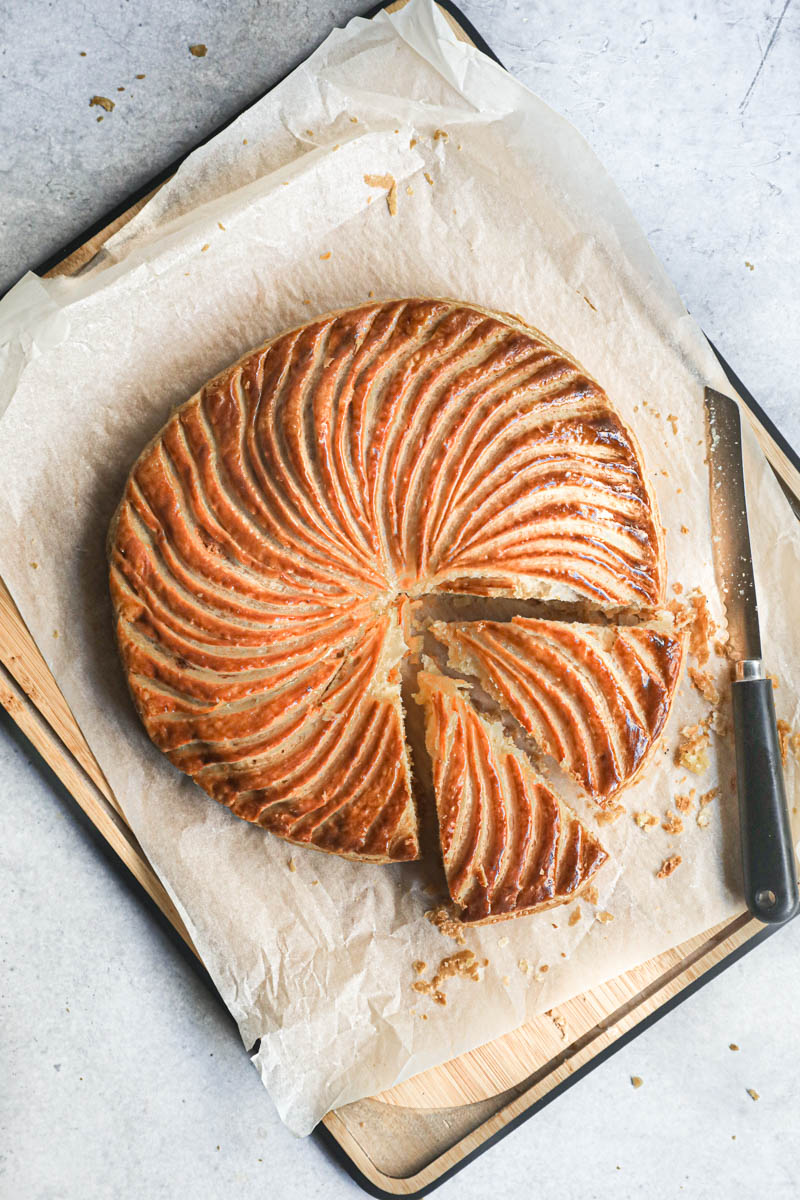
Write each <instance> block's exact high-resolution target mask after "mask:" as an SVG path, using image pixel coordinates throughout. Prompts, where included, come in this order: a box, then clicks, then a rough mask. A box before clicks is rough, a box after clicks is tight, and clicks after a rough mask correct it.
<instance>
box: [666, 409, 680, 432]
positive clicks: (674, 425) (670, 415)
mask: <svg viewBox="0 0 800 1200" xmlns="http://www.w3.org/2000/svg"><path fill="white" fill-rule="evenodd" d="M667 420H668V421H669V423H670V425H671V426H672V432H673V433H674V434H675V437H677V436H678V418H677V417H676V416H675V413H667Z"/></svg>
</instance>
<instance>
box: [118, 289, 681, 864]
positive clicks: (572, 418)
mask: <svg viewBox="0 0 800 1200" xmlns="http://www.w3.org/2000/svg"><path fill="white" fill-rule="evenodd" d="M109 553H110V564H111V565H110V578H111V593H112V600H113V605H114V610H115V622H116V633H117V639H118V643H119V646H120V651H121V654H122V658H123V661H124V665H125V668H126V672H127V677H128V681H129V684H130V689H131V692H132V694H133V697H134V701H135V703H136V706H137V708H138V711H139V713H140V715H141V718H142V720H143V722H144V725H145V727H146V729H147V732H148V733H149V735H150V737H151V738H152V740H153V741H154V742H155V744H156V745H157V746H159V747H160V748H161V749H162V750H163V751H164V752H165V753H166V754H167V755H168V756H169V757H170V758H171V760H172V761H173V762H174V763H175V765H176V766H178V767H179V768H180V769H181V770H183V771H185V772H187V773H188V774H190V775H191V776H192V777H193V778H194V779H196V781H197V782H198V783H199V784H200V786H201V787H203V788H204V789H205V790H206V791H207V792H208V793H209V795H211V796H213V797H214V798H215V799H217V800H219V801H220V802H222V803H223V804H226V805H227V806H228V807H230V808H231V809H232V811H233V812H235V813H236V814H237V815H239V816H241V817H243V818H245V819H246V820H250V821H255V822H257V823H258V824H260V825H261V826H263V827H264V828H266V829H269V830H271V831H272V832H274V833H276V834H279V835H280V836H282V837H285V838H287V839H288V840H290V841H295V842H299V843H302V844H308V845H313V846H316V847H318V848H321V849H326V850H330V851H333V852H336V853H340V854H345V855H349V856H352V857H355V858H364V859H369V860H371V861H392V860H402V859H408V858H413V857H416V855H417V853H418V844H417V822H416V815H415V811H414V805H413V802H412V798H411V786H410V781H409V769H408V761H407V755H406V750H405V743H404V735H403V714H402V706H401V702H400V682H399V673H398V663H399V660H400V658H401V656H402V654H403V652H404V645H403V639H402V635H401V633H400V627H399V622H398V616H397V607H398V603H399V598H401V597H402V596H404V595H411V596H418V595H422V594H424V593H426V592H435V591H440V592H448V591H450V592H456V591H461V592H472V593H474V594H477V595H499V596H519V597H522V596H525V597H528V596H536V597H544V598H547V597H556V598H559V599H576V598H580V599H584V600H587V601H590V602H592V603H594V604H597V605H601V606H604V607H608V608H613V607H617V606H627V607H630V608H638V609H642V608H648V607H650V606H652V605H654V604H657V603H658V601H659V600H660V598H661V595H662V591H663V569H662V552H661V533H660V526H659V523H658V520H657V517H656V514H655V509H654V506H653V503H652V499H651V496H650V492H649V490H648V487H647V484H646V482H645V477H644V472H643V470H642V467H641V463H640V460H639V455H638V451H637V448H636V445H635V442H634V439H633V437H632V435H631V433H630V432H629V430H628V429H627V428H626V427H625V425H624V424H623V423H622V421H621V420H620V418H619V417H618V416H617V415H616V413H615V412H614V411H613V409H612V408H611V406H610V405H609V403H608V401H607V400H606V397H605V396H604V394H603V392H602V390H601V389H600V388H599V387H598V385H597V384H596V383H594V382H593V381H592V380H590V379H589V378H588V377H587V376H586V375H585V374H584V373H583V372H582V371H581V369H580V367H578V365H577V364H576V363H574V362H573V361H572V360H571V359H570V358H569V357H568V356H567V355H566V354H564V352H563V351H561V350H559V349H558V348H557V347H556V346H554V345H553V344H552V343H550V342H549V341H548V340H547V339H546V338H545V337H544V336H543V335H541V334H539V333H537V332H536V331H535V330H531V329H529V328H527V327H525V326H523V325H522V324H521V323H520V322H518V321H516V320H514V319H512V318H508V319H506V318H503V317H500V316H498V315H496V314H492V313H489V312H486V311H483V310H481V309H478V308H475V307H471V306H468V305H464V304H458V303H454V302H448V301H441V300H397V301H389V302H382V303H375V304H368V305H364V306H362V307H359V308H355V309H350V310H347V311H343V312H339V313H334V314H331V315H329V316H325V317H322V318H319V319H318V320H315V321H312V322H311V323H309V324H308V325H305V326H303V327H302V328H299V329H295V330H292V331H290V332H288V333H285V334H283V335H281V336H280V337H277V338H275V339H274V340H272V341H271V342H269V343H267V344H266V345H265V346H263V347H261V348H260V349H258V350H255V351H253V352H252V353H250V354H248V355H247V356H246V357H245V358H244V359H242V360H241V361H240V362H238V363H237V364H236V365H235V366H233V367H231V368H230V369H229V370H227V371H225V372H223V373H222V374H221V375H219V376H218V377H217V378H216V379H214V380H212V381H211V383H209V384H208V385H207V386H206V387H204V388H203V389H202V391H201V392H200V393H198V394H197V395H196V396H194V397H193V398H192V399H191V400H190V401H188V402H187V403H186V404H185V405H184V406H183V407H182V408H180V409H179V410H178V411H177V412H176V413H175V414H174V415H173V416H172V418H171V419H170V421H169V422H168V423H167V425H166V426H165V427H164V429H163V430H162V431H161V433H160V434H159V435H158V436H157V437H156V438H155V439H154V440H153V441H152V442H151V443H150V444H149V445H148V446H147V447H146V448H145V450H144V451H143V453H142V455H141V456H140V458H139V460H138V461H137V463H136V464H135V466H134V468H133V471H132V473H131V475H130V478H129V480H128V484H127V487H126V490H125V494H124V496H123V499H122V502H121V504H120V507H119V509H118V511H117V513H116V515H115V518H114V521H113V522H112V527H111V531H110V541H109Z"/></svg>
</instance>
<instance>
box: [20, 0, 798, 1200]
mask: <svg viewBox="0 0 800 1200" xmlns="http://www.w3.org/2000/svg"><path fill="white" fill-rule="evenodd" d="M390 3H391V0H384V3H381V4H377V5H375V6H372V7H370V8H368V9H366V10H365V12H364V13H363V16H365V17H374V16H376V15H377V14H378V13H379V12H381V11H382V10H383V9H384V8H388V7H389V5H390ZM437 3H438V5H439V7H440V8H442V9H444V10H446V11H447V12H448V13H449V14H450V15H451V16H452V17H453V18H454V19H455V20H456V21H457V22H458V24H459V25H460V27H461V28H462V29H463V31H464V32H465V33H466V34H467V35H468V36H469V38H470V39H471V40H472V42H473V43H474V44H475V45H476V46H477V48H478V49H479V50H481V51H482V52H483V53H484V54H486V55H487V56H488V57H489V58H491V59H492V60H493V61H494V62H496V63H497V64H498V65H499V66H503V63H502V62H501V60H500V58H499V57H498V55H497V54H495V52H494V50H493V49H492V48H491V46H490V45H489V44H488V42H487V41H486V39H485V38H484V37H483V36H482V35H481V33H480V32H479V31H478V30H477V29H476V28H475V26H474V25H473V24H472V22H471V21H470V20H469V19H468V18H467V17H466V16H465V15H464V13H463V12H462V11H461V10H460V9H459V8H458V6H457V5H456V4H454V3H452V0H437ZM292 69H294V68H292ZM289 73H290V72H289V71H287V72H286V75H288V74H289ZM286 75H284V76H283V77H282V79H284V78H286ZM282 79H281V80H278V81H276V82H275V83H273V84H271V85H270V86H269V87H268V88H266V89H265V90H264V91H263V92H261V93H259V94H258V95H257V96H254V97H253V98H252V99H251V100H250V101H249V102H248V103H247V104H246V105H243V106H242V108H240V109H239V110H238V111H237V112H236V113H234V114H233V115H232V116H231V117H229V118H228V119H227V120H226V121H224V122H222V124H220V125H218V126H216V127H215V128H214V129H212V130H211V131H210V132H209V133H208V134H206V136H205V137H204V138H202V139H201V140H200V141H198V142H197V144H196V145H195V146H194V147H193V148H192V150H189V151H187V152H186V153H185V154H182V155H181V156H180V157H179V158H176V159H175V160H174V161H173V162H171V163H170V164H169V165H168V166H167V167H165V168H164V169H163V170H162V171H160V172H159V173H158V174H157V175H156V176H154V177H153V178H151V179H149V180H148V181H147V183H145V184H143V185H142V186H141V187H139V188H138V189H137V190H136V191H135V192H133V193H132V194H130V195H128V196H126V197H125V199H124V200H122V201H120V203H119V204H117V205H116V206H115V207H114V208H113V209H112V210H111V211H110V212H107V213H106V214H105V215H104V216H103V217H102V218H101V219H100V220H98V221H96V222H94V223H93V224H92V225H90V226H89V228H88V229H85V230H84V231H83V233H82V234H80V236H79V237H76V238H74V239H72V241H70V242H69V243H68V244H67V245H66V246H64V247H62V249H61V250H59V251H58V253H56V254H53V255H51V256H50V257H49V258H47V259H46V260H45V261H43V262H41V263H39V265H38V266H37V267H36V268H34V269H35V271H36V273H37V274H39V275H44V274H45V273H46V272H48V271H50V270H52V269H53V268H54V267H57V266H58V265H59V263H61V262H63V260H64V259H65V258H67V257H68V256H69V255H70V254H72V253H73V252H74V251H75V250H77V249H79V248H80V247H81V246H82V245H84V243H85V242H87V241H88V240H89V239H90V238H92V237H94V236H95V235H96V234H97V233H100V232H101V230H103V229H105V228H106V227H107V226H108V225H109V224H110V223H111V222H112V221H114V220H116V219H117V218H118V217H120V216H122V215H123V213H125V212H127V211H128V209H129V208H131V206H132V205H133V204H135V203H136V202H137V201H138V200H141V199H142V198H143V197H144V196H146V195H147V194H148V193H149V192H151V191H152V190H153V189H154V188H156V187H158V186H159V185H160V184H162V183H163V182H164V181H165V180H167V179H168V178H169V177H170V176H171V175H173V174H174V173H175V171H176V170H177V169H178V167H179V166H180V165H181V163H182V162H183V161H184V159H185V158H187V157H188V156H189V154H191V153H193V152H194V150H196V149H198V147H200V146H203V145H205V144H206V143H207V142H209V141H211V139H212V138H214V137H216V135H217V134H218V133H220V132H221V131H222V130H223V129H225V128H227V126H228V125H230V124H231V123H232V122H233V121H235V120H236V119H237V118H238V117H239V116H241V114H242V113H243V112H245V111H246V110H247V109H248V108H250V107H251V105H252V104H254V103H256V102H257V101H258V100H260V99H262V98H263V97H264V96H266V95H267V94H268V93H269V92H270V91H271V90H272V88H273V87H275V86H277V84H278V83H279V82H282ZM709 344H710V345H711V348H712V350H713V351H714V353H715V355H716V357H717V359H718V360H719V363H720V365H721V367H722V369H723V371H724V372H725V375H726V376H727V378H728V380H729V382H730V383H731V385H732V386H733V388H735V390H736V392H737V393H738V394H739V396H740V397H741V398H742V399H743V400H744V402H745V403H746V404H747V406H748V408H749V409H750V410H751V412H752V413H753V414H754V416H755V417H756V418H757V420H758V422H759V423H760V424H761V425H762V426H763V427H764V428H765V429H766V431H767V432H768V433H769V435H770V437H771V438H772V439H773V440H774V441H775V442H776V444H777V445H778V446H779V447H780V449H781V450H782V452H783V453H784V454H785V455H786V457H787V459H788V460H789V461H790V462H791V463H792V465H793V466H794V467H795V468H796V469H797V470H798V471H800V456H798V454H797V453H796V452H795V450H794V449H793V448H792V446H791V445H790V444H789V443H788V442H787V440H786V438H785V437H784V436H783V434H781V432H780V431H779V430H778V429H777V428H776V427H775V425H774V423H773V422H772V420H771V419H770V418H769V417H768V416H767V414H766V413H765V411H764V409H763V408H762V407H761V405H760V404H758V402H757V401H756V399H755V398H754V396H753V395H752V394H751V392H750V391H749V390H748V388H746V387H745V385H744V384H743V383H742V381H741V380H740V379H739V377H738V376H737V375H736V373H735V372H734V371H733V369H732V368H731V367H730V366H729V364H728V363H727V362H726V360H725V359H724V358H723V356H722V355H721V354H720V352H719V351H718V350H717V348H716V347H715V346H714V344H713V343H712V342H709ZM776 477H777V476H776ZM779 482H780V483H781V486H782V487H783V488H784V491H785V493H786V494H787V498H788V499H789V501H790V503H791V505H792V508H793V510H794V512H795V515H796V516H798V517H800V504H799V503H798V500H797V498H796V497H794V496H793V495H792V494H791V492H789V491H788V489H787V488H786V487H785V485H784V484H783V481H782V480H780V479H779ZM0 725H2V727H3V728H4V729H5V730H7V732H8V734H9V736H10V737H11V738H12V740H14V741H15V742H16V744H17V745H18V746H19V747H20V748H21V749H22V750H23V752H24V753H25V754H26V756H27V757H28V758H29V759H30V760H31V761H32V762H33V763H34V765H35V766H36V767H37V768H38V770H39V772H40V774H41V776H42V778H43V779H45V781H46V782H47V783H48V784H49V786H50V787H51V789H52V790H53V792H54V793H55V794H56V796H57V797H58V799H59V801H60V802H61V803H62V804H63V805H64V806H65V808H66V809H68V811H69V812H70V814H71V815H72V816H73V817H74V818H75V819H77V821H78V823H79V825H80V826H81V827H82V828H83V829H84V831H85V832H86V834H87V835H88V836H89V837H90V838H91V839H92V842H93V843H94V845H95V846H96V847H97V848H98V850H99V851H100V853H101V854H102V856H103V857H104V858H105V860H106V862H107V863H108V864H109V865H110V867H111V868H112V870H114V871H115V872H116V873H117V874H118V875H119V876H120V878H121V880H123V881H124V883H125V885H126V887H127V889H128V890H129V891H130V893H131V894H132V895H134V896H135V897H136V899H137V900H138V901H139V902H140V903H141V904H142V905H144V906H145V908H146V909H147V911H148V913H149V915H150V916H151V917H152V919H153V920H154V921H155V922H156V924H157V925H158V927H159V928H160V929H161V931H162V933H163V935H164V936H165V937H167V938H168V939H169V940H170V942H171V943H172V945H173V946H175V948H176V949H177V950H178V952H179V953H180V954H182V955H183V957H184V959H185V960H186V961H187V962H188V963H189V964H190V965H191V967H192V969H193V970H194V971H195V972H196V973H197V975H198V976H199V977H200V978H201V979H202V980H203V981H204V983H205V984H206V985H207V986H208V987H209V988H210V989H211V991H212V992H213V994H214V995H215V996H216V997H217V998H219V994H218V992H217V990H216V988H215V986H214V984H213V981H212V979H211V976H210V975H209V974H208V972H207V971H206V969H205V967H204V966H203V964H202V963H201V962H200V961H199V960H198V959H197V958H196V956H195V955H194V954H192V952H191V951H190V950H189V949H188V947H187V946H186V943H185V942H184V941H183V939H182V938H181V937H180V936H179V934H178V933H177V932H176V930H175V929H174V928H173V926H172V925H171V924H170V922H169V921H168V919H167V918H166V917H165V916H164V914H163V913H162V912H161V910H160V909H159V907H158V905H157V904H156V903H155V902H154V901H153V900H152V899H151V898H150V896H149V895H148V894H147V893H146V892H145V890H144V888H143V887H142V886H141V885H140V884H139V882H138V881H137V880H136V879H135V878H134V876H133V875H132V874H131V873H130V872H129V870H128V868H127V867H126V866H125V865H124V864H123V863H122V862H121V860H120V859H119V858H118V857H117V855H116V853H115V852H114V851H113V850H112V849H111V847H110V846H109V844H108V843H107V842H106V841H105V839H104V838H103V836H102V835H101V834H100V832H99V831H98V829H97V828H96V827H95V825H94V824H93V823H92V822H91V821H90V820H89V818H88V817H86V816H85V814H84V813H83V811H82V810H81V808H80V807H79V805H78V804H77V802H76V801H75V800H74V799H73V797H72V796H71V795H70V793H69V791H68V790H67V788H66V787H65V786H64V784H63V783H62V782H61V780H60V779H59V778H58V776H57V775H56V774H55V773H54V772H53V771H52V770H51V769H50V767H49V766H48V765H47V763H46V762H45V761H44V759H43V758H42V757H41V756H40V755H39V753H38V751H37V750H36V749H35V748H34V747H33V745H32V744H31V743H30V742H29V741H28V739H27V738H26V737H25V735H24V734H23V733H22V732H21V731H20V730H19V728H18V726H17V725H16V724H15V723H14V721H13V720H12V719H11V717H10V716H9V715H8V713H7V712H6V711H5V709H3V708H0ZM780 928H781V927H780V926H765V927H764V928H763V929H762V930H761V931H760V932H759V933H757V934H755V935H754V936H753V937H752V938H750V939H749V940H748V941H747V942H746V943H745V944H744V945H743V946H740V947H739V948H738V949H737V950H735V951H733V952H732V953H731V954H729V955H727V956H726V957H725V959H723V961H722V962H720V963H718V964H717V965H716V966H714V967H711V968H710V969H708V970H707V971H705V972H704V974H703V975H702V976H701V977H700V978H699V979H698V980H696V981H695V982H694V983H692V984H689V985H687V986H685V987H684V988H683V989H682V990H681V992H680V993H679V994H678V995H677V996H675V997H673V998H672V999H671V1000H668V1001H667V1002H666V1003H664V1004H662V1005H661V1006H660V1007H659V1008H658V1009H657V1010H656V1011H655V1012H654V1013H652V1014H651V1015H650V1016H649V1017H646V1018H644V1019H643V1020H641V1021H640V1022H639V1023H638V1024H637V1025H636V1026H635V1027H634V1028H633V1029H631V1030H630V1031H629V1032H628V1033H627V1034H624V1035H622V1036H621V1037H619V1038H618V1039H617V1040H616V1041H615V1042H614V1043H613V1045H611V1046H609V1047H608V1049H606V1050H604V1051H602V1052H601V1053H599V1054H597V1055H595V1056H594V1058H592V1060H591V1062H589V1063H587V1064H586V1066H584V1067H582V1068H580V1069H579V1070H577V1071H575V1072H574V1074H572V1075H570V1077H569V1078H568V1079H566V1080H565V1081H564V1082H563V1083H562V1084H560V1085H558V1086H557V1087H555V1088H553V1089H552V1091H550V1092H549V1093H548V1094H547V1095H546V1096H545V1097H543V1099H541V1100H540V1101H538V1102H537V1103H535V1104H532V1105H531V1106H530V1108H528V1109H526V1110H525V1112H523V1113H521V1114H520V1115H519V1116H518V1117H517V1118H515V1119H514V1120H512V1121H511V1122H509V1123H508V1124H507V1125H505V1126H504V1128H503V1129H502V1130H500V1131H499V1132H498V1133H496V1134H494V1135H493V1136H492V1137H490V1138H488V1139H487V1140H486V1141H484V1142H483V1143H482V1144H481V1145H480V1146H479V1147H478V1148H477V1149H476V1150H474V1151H473V1152H472V1153H471V1154H468V1155H467V1156H465V1157H464V1158H463V1159H461V1161H460V1162H459V1163H458V1164H457V1165H456V1166H455V1167H453V1168H451V1169H450V1170H449V1171H446V1172H445V1173H444V1174H443V1175H441V1176H440V1177H439V1178H438V1179H437V1180H436V1181H435V1183H433V1184H432V1185H431V1186H430V1187H427V1188H423V1189H421V1190H419V1191H417V1192H413V1193H409V1194H408V1197H407V1200H415V1198H417V1197H422V1196H424V1195H428V1194H430V1192H432V1191H434V1190H435V1189H436V1188H438V1187H439V1186H440V1185H441V1184H442V1183H444V1182H445V1181H446V1180H448V1179H451V1178H452V1177H453V1176H454V1175H456V1174H458V1172H460V1171H462V1170H463V1169H464V1168H465V1167H467V1166H468V1165H469V1164H470V1163H471V1162H473V1161H474V1160H475V1159H476V1158H478V1157H479V1156H480V1155H482V1154H485V1153H486V1152H487V1151H489V1150H490V1149H492V1148H493V1147H494V1146H495V1145H497V1143H498V1142H500V1141H501V1140H502V1139H503V1138H505V1137H506V1136H507V1135H508V1134H509V1133H511V1131H512V1130H514V1129H517V1128H518V1127H519V1126H520V1125H522V1124H523V1123H525V1122H527V1121H530V1120H531V1119H532V1118H533V1117H535V1116H536V1114H537V1113H538V1112H540V1111H541V1110H542V1109H543V1108H545V1107H546V1106H547V1105H548V1104H551V1103H552V1102H553V1101H554V1100H556V1099H557V1098H558V1097H559V1096H562V1095H563V1094H564V1093H565V1092H566V1091H568V1090H569V1089H570V1088H572V1087H574V1086H575V1085H576V1084H577V1083H579V1082H580V1081H581V1080H582V1079H584V1078H585V1077H586V1075H588V1074H589V1073H590V1072H591V1071H593V1070H594V1069H595V1068H596V1067H599V1066H600V1065H601V1063H604V1062H606V1060H607V1059H609V1058H610V1057H611V1056H612V1055H614V1054H616V1053H617V1051H618V1050H621V1049H622V1048H623V1047H624V1046H627V1045H628V1044H629V1043H630V1042H631V1041H633V1039H634V1038H637V1037H639V1035H640V1034H642V1033H644V1032H645V1031H646V1030H647V1029H649V1028H650V1027H651V1026H652V1025H654V1024H655V1023H656V1021H659V1020H660V1019H661V1018H662V1017H663V1016H664V1015H665V1014H666V1013H668V1012H672V1011H673V1009H675V1008H677V1007H678V1006H679V1005H680V1004H683V1002H684V1001H685V1000H687V999H688V998H689V997H690V996H693V995H694V994H695V993H696V992H697V991H699V989H700V988H703V987H705V986H706V984H708V983H710V982H711V981H712V980H713V979H716V978H717V976H718V975H720V974H721V973H722V972H723V971H725V970H727V968H728V967H729V966H731V965H732V964H733V963H735V962H738V961H739V960H740V959H741V958H743V957H744V956H745V955H746V954H749V953H750V952H751V950H754V949H755V948H756V946H759V945H761V944H762V943H763V942H764V941H766V939H767V938H769V937H772V936H774V934H775V933H777V932H778V930H779V929H780ZM225 1012H226V1014H227V1013H228V1010H227V1008H226V1009H225ZM228 1015H230V1014H228ZM230 1020H231V1027H232V1029H235V1023H234V1021H233V1018H232V1017H231V1018H230ZM256 1050H257V1045H256V1046H254V1047H252V1048H251V1050H250V1051H249V1053H250V1054H253V1053H255V1051H256ZM312 1136H313V1137H315V1138H316V1139H317V1140H318V1141H319V1142H321V1143H322V1145H324V1146H325V1148H326V1150H327V1151H328V1153H329V1154H330V1155H331V1157H332V1158H334V1159H335V1160H336V1161H337V1162H338V1163H339V1164H340V1166H341V1167H342V1168H343V1169H344V1170H345V1171H346V1172H347V1174H348V1175H350V1176H351V1178H352V1179H353V1180H355V1182H356V1183H358V1184H359V1185H360V1186H361V1187H362V1188H363V1190H364V1191H365V1192H367V1193H369V1194H370V1195H372V1196H378V1197H381V1198H384V1197H385V1198H386V1200H389V1198H390V1197H391V1198H392V1200H396V1197H395V1194H394V1193H389V1192H387V1191H384V1190H383V1189H381V1188H378V1187H376V1186H375V1185H374V1184H372V1183H371V1182H370V1181H369V1180H368V1179H367V1178H366V1177H365V1176H364V1175H363V1174H362V1173H361V1172H360V1171H359V1169H358V1168H357V1167H356V1165H355V1164H354V1163H353V1162H352V1160H351V1159H350V1158H349V1157H348V1155H347V1154H346V1153H345V1151H344V1150H343V1149H342V1147H341V1146H340V1145H339V1143H338V1142H337V1141H336V1139H335V1138H334V1137H333V1135H332V1134H331V1133H330V1132H329V1131H328V1130H327V1129H326V1128H325V1126H323V1125H320V1126H318V1127H317V1129H316V1130H315V1131H314V1133H313V1134H312Z"/></svg>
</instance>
